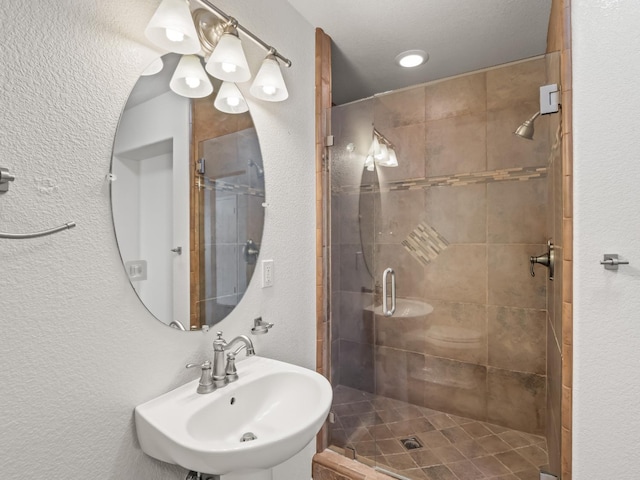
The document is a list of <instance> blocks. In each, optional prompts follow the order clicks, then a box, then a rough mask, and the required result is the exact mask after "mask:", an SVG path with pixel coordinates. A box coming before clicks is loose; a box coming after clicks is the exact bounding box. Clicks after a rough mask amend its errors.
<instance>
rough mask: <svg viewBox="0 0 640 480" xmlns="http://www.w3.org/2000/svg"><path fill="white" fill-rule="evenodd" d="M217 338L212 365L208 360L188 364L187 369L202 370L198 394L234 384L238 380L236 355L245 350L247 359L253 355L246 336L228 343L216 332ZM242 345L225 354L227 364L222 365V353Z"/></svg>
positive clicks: (238, 337) (240, 336) (250, 344)
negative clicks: (201, 362)
mask: <svg viewBox="0 0 640 480" xmlns="http://www.w3.org/2000/svg"><path fill="white" fill-rule="evenodd" d="M217 335H218V338H216V339H215V340H214V341H213V364H211V362H210V361H209V360H207V361H206V362H204V363H203V364H197V363H190V364H189V365H187V368H192V367H200V368H202V372H201V376H200V382H199V384H198V390H197V392H198V393H211V392H213V391H214V390H216V389H218V388H222V387H224V386H225V385H227V384H229V383H231V382H235V381H236V380H237V379H238V371H237V370H236V355H237V354H238V353H240V352H241V351H242V349H243V348H244V349H246V351H247V357H250V356H252V355H255V354H256V352H255V350H254V349H253V343H251V340H249V337H247V336H246V335H238V336H237V337H236V338H234V339H233V340H231V341H230V342H229V343H227V341H226V340H225V339H224V338H222V332H217ZM238 343H242V345H240V347H238V348H237V349H235V350H233V351H231V352H229V353H227V364H226V365H225V363H224V352H226V351H227V350H232V349H233V347H234V346H235V345H236V344H238Z"/></svg>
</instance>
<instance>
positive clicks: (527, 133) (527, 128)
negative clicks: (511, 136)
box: [513, 112, 540, 140]
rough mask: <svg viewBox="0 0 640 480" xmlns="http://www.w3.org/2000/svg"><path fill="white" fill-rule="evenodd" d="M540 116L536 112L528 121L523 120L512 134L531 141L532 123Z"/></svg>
mask: <svg viewBox="0 0 640 480" xmlns="http://www.w3.org/2000/svg"><path fill="white" fill-rule="evenodd" d="M539 116H540V112H536V113H535V115H533V116H532V117H531V118H530V119H528V120H525V121H524V123H523V124H522V125H520V126H519V127H518V128H516V131H515V132H513V133H515V134H516V135H518V136H519V137H522V138H526V139H527V140H533V122H534V120H535V119H536V118H538V117H539Z"/></svg>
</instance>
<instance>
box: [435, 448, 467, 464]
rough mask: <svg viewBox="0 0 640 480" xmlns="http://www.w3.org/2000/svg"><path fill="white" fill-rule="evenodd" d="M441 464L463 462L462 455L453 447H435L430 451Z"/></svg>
mask: <svg viewBox="0 0 640 480" xmlns="http://www.w3.org/2000/svg"><path fill="white" fill-rule="evenodd" d="M431 451H432V452H433V453H434V455H435V456H436V457H438V458H439V459H440V462H441V463H453V462H459V461H461V460H464V459H465V458H464V455H462V454H461V453H460V451H459V450H458V449H457V448H456V447H454V446H453V445H448V446H443V447H437V448H434V449H432V450H431Z"/></svg>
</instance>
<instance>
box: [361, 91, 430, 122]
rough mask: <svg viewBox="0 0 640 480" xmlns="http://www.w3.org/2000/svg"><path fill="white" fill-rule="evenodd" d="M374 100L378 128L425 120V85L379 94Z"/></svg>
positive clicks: (375, 119)
mask: <svg viewBox="0 0 640 480" xmlns="http://www.w3.org/2000/svg"><path fill="white" fill-rule="evenodd" d="M373 102H374V117H373V118H374V125H375V126H376V128H379V129H381V128H385V127H398V126H401V125H411V124H415V123H422V122H424V120H425V90H424V87H416V88H409V89H406V90H401V91H398V92H393V93H389V94H384V95H377V96H376V97H375V98H374V101H373Z"/></svg>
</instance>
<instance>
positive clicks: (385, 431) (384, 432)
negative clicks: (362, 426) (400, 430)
mask: <svg viewBox="0 0 640 480" xmlns="http://www.w3.org/2000/svg"><path fill="white" fill-rule="evenodd" d="M369 434H370V435H371V436H372V437H373V438H374V439H375V440H377V441H378V442H379V441H381V440H386V439H389V438H393V433H391V430H389V427H388V426H387V425H386V424H381V425H372V426H370V427H369Z"/></svg>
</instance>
